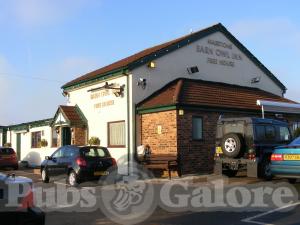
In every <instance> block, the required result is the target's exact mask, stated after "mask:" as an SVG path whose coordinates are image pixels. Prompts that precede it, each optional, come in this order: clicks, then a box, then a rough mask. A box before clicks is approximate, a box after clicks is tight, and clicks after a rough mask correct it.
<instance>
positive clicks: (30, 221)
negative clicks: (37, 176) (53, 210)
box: [0, 173, 45, 225]
mask: <svg viewBox="0 0 300 225" xmlns="http://www.w3.org/2000/svg"><path fill="white" fill-rule="evenodd" d="M14 185H16V186H14ZM9 188H10V189H9ZM9 191H10V192H12V191H15V192H17V193H16V196H18V195H19V194H20V193H25V195H24V197H19V198H18V200H17V202H16V203H18V204H20V205H21V207H20V206H7V204H8V203H9V196H10V195H11V194H9ZM13 193H14V192H13ZM0 221H1V222H0V223H1V225H10V224H14V225H44V224H45V213H44V212H43V211H42V210H40V209H39V208H37V207H35V206H34V203H33V192H32V180H31V179H29V178H26V177H16V176H15V175H13V174H12V175H5V174H3V173H0Z"/></svg>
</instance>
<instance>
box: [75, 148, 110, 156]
mask: <svg viewBox="0 0 300 225" xmlns="http://www.w3.org/2000/svg"><path fill="white" fill-rule="evenodd" d="M80 151H81V154H82V155H84V156H85V157H109V153H108V150H107V149H105V148H97V147H87V148H82V149H81V150H80Z"/></svg>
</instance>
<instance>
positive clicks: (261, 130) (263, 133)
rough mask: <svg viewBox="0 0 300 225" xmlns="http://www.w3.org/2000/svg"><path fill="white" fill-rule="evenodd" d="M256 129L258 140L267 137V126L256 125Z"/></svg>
mask: <svg viewBox="0 0 300 225" xmlns="http://www.w3.org/2000/svg"><path fill="white" fill-rule="evenodd" d="M255 131H256V139H257V140H258V141H262V140H265V139H266V130H265V126H256V128H255Z"/></svg>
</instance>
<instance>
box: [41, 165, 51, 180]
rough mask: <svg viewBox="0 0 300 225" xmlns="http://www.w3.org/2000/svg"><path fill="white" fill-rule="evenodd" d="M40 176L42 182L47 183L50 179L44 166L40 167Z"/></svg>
mask: <svg viewBox="0 0 300 225" xmlns="http://www.w3.org/2000/svg"><path fill="white" fill-rule="evenodd" d="M41 176H42V181H43V183H49V181H50V179H49V175H48V172H47V170H46V168H44V169H42V172H41Z"/></svg>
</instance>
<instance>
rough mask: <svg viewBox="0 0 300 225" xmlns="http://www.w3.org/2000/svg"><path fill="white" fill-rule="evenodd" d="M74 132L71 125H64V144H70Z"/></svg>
mask: <svg viewBox="0 0 300 225" xmlns="http://www.w3.org/2000/svg"><path fill="white" fill-rule="evenodd" d="M71 136H72V133H71V128H70V127H63V128H62V137H61V138H62V146H65V145H70V144H71V139H72V137H71Z"/></svg>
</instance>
